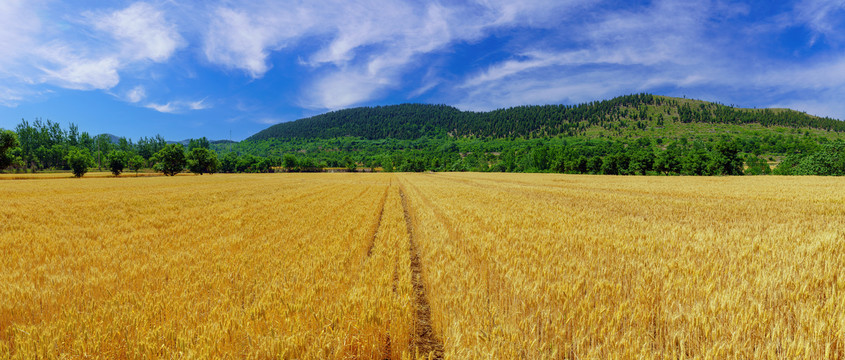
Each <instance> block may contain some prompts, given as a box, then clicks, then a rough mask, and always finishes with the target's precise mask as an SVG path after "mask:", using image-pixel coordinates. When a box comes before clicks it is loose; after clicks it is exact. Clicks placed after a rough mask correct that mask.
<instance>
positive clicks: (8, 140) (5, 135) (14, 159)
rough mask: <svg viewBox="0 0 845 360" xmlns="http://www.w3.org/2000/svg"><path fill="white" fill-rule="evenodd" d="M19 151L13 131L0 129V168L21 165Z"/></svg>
mask: <svg viewBox="0 0 845 360" xmlns="http://www.w3.org/2000/svg"><path fill="white" fill-rule="evenodd" d="M19 153H20V142H19V141H18V136H17V135H16V134H15V132H14V131H11V130H2V129H0V170H3V169H5V168H7V167H9V166H10V165H18V164H21V165H22V164H23V162H22V161H21V159H20V156H19V155H18V154H19Z"/></svg>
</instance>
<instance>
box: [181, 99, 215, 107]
mask: <svg viewBox="0 0 845 360" xmlns="http://www.w3.org/2000/svg"><path fill="white" fill-rule="evenodd" d="M187 106H188V109H191V110H204V109H208V108H210V107H211V105H209V104H206V102H205V99H202V100H197V101H189V102H188V103H187Z"/></svg>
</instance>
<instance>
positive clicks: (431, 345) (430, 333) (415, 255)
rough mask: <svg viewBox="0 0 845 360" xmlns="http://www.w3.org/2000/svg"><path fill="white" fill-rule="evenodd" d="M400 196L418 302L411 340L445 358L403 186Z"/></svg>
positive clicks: (413, 282)
mask: <svg viewBox="0 0 845 360" xmlns="http://www.w3.org/2000/svg"><path fill="white" fill-rule="evenodd" d="M399 196H400V197H401V198H402V211H403V212H404V215H405V225H406V228H407V230H408V241H409V243H410V251H411V284H412V285H413V287H414V297H415V299H414V302H415V303H416V313H415V324H414V338H413V339H412V340H411V344H412V345H413V346H415V347H416V348H417V349H419V353H420V354H421V355H423V354H425V355H426V356H427V354H431V357H430V358H431V359H443V343H441V342H440V339H438V338H437V335H436V334H435V333H434V329H433V328H432V327H431V307H430V306H429V303H428V297H427V295H426V290H425V284H424V283H423V280H422V263H421V262H420V255H419V252H418V251H417V245H416V242H415V240H414V221H413V219H412V214H411V211H410V210H411V207H410V205H409V204H408V198H407V196H406V195H405V191H404V190H402V187H401V186H400V187H399Z"/></svg>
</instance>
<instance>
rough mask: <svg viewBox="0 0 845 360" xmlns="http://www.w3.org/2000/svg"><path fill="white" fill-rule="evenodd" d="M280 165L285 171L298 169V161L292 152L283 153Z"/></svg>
mask: <svg viewBox="0 0 845 360" xmlns="http://www.w3.org/2000/svg"><path fill="white" fill-rule="evenodd" d="M282 166H283V167H284V168H285V170H286V171H299V163H298V162H297V161H296V156H294V155H293V154H285V157H284V160H282Z"/></svg>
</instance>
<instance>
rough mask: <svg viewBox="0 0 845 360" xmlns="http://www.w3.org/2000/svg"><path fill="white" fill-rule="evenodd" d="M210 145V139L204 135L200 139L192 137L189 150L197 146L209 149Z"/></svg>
mask: <svg viewBox="0 0 845 360" xmlns="http://www.w3.org/2000/svg"><path fill="white" fill-rule="evenodd" d="M210 146H211V143H209V142H208V139H206V138H205V136H203V137H201V138H199V139H191V140H190V141H189V142H188V151H189V152H190V151H193V150H194V149H196V148H203V149H208V148H209V147H210Z"/></svg>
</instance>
